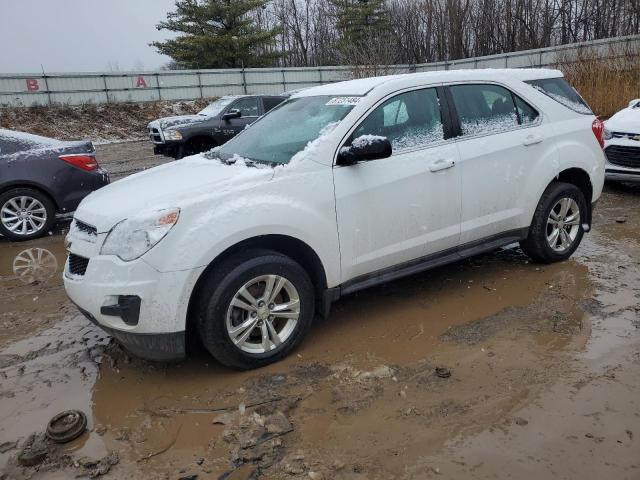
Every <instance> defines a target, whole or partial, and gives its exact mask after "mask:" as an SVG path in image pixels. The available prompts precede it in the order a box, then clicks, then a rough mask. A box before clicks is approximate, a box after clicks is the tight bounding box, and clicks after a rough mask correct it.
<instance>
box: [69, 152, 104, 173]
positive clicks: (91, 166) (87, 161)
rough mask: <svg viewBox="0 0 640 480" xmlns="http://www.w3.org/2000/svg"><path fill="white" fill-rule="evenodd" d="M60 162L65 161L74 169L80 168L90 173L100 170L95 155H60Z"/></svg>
mask: <svg viewBox="0 0 640 480" xmlns="http://www.w3.org/2000/svg"><path fill="white" fill-rule="evenodd" d="M60 160H63V161H65V162H67V163H69V164H71V165H73V166H74V167H78V168H80V169H82V170H85V171H87V172H90V171H92V170H95V169H96V168H98V162H96V157H94V156H93V155H86V154H69V155H60Z"/></svg>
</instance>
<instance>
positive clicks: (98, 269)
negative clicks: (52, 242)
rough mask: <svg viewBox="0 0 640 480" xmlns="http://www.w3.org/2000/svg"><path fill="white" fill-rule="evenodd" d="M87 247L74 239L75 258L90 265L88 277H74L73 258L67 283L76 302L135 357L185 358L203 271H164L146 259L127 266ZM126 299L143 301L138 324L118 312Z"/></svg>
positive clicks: (67, 274) (66, 278)
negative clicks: (192, 302)
mask: <svg viewBox="0 0 640 480" xmlns="http://www.w3.org/2000/svg"><path fill="white" fill-rule="evenodd" d="M87 247H89V245H83V244H82V242H79V241H76V240H72V244H71V250H72V252H73V253H74V255H76V256H84V258H85V259H86V258H89V260H88V263H87V264H86V270H85V272H84V274H82V275H78V274H72V273H71V272H70V269H69V259H67V262H66V264H65V269H64V275H63V279H64V286H65V289H66V292H67V295H68V296H69V298H70V299H71V301H72V302H73V303H74V304H75V305H76V306H77V307H78V308H79V309H80V311H81V312H82V313H83V314H84V315H85V316H86V317H87V318H88V319H90V320H91V321H92V322H93V323H95V324H96V325H98V326H99V327H100V328H102V329H103V330H105V331H106V332H108V333H109V334H110V335H111V336H113V337H114V338H115V339H116V340H117V341H119V342H120V343H122V344H123V346H124V347H125V348H127V349H128V350H129V351H131V353H133V354H134V355H137V356H140V357H143V358H147V359H150V360H177V359H181V358H184V356H185V354H186V351H185V330H186V315H187V310H188V304H189V297H190V294H191V291H192V289H193V285H194V284H195V281H196V280H197V277H198V275H199V272H200V271H201V269H195V270H184V271H178V272H159V271H158V270H156V269H155V268H153V267H152V266H150V265H149V264H148V263H146V262H145V261H144V260H142V259H137V260H134V261H132V262H123V261H122V260H120V259H119V258H117V257H115V256H111V255H96V256H92V255H90V254H87V253H88V252H83V250H84V249H85V248H87ZM83 254H84V255H83ZM123 297H137V298H138V299H139V310H138V311H137V312H136V318H135V320H132V318H128V317H127V316H125V315H120V314H119V313H118V312H119V310H118V308H117V306H118V304H119V303H121V300H122V298H123ZM123 317H124V318H123Z"/></svg>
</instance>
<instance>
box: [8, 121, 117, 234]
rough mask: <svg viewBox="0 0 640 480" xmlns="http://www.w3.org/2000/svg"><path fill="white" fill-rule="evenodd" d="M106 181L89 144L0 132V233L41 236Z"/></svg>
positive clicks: (105, 174) (10, 131)
mask: <svg viewBox="0 0 640 480" xmlns="http://www.w3.org/2000/svg"><path fill="white" fill-rule="evenodd" d="M108 183H109V176H108V175H107V172H105V171H104V170H102V169H101V168H100V167H99V165H98V162H97V161H96V157H95V149H94V147H93V144H92V143H91V142H86V141H83V142H63V141H59V140H54V139H51V138H46V137H40V136H38V135H31V134H28V133H22V132H15V131H12V130H4V129H0V234H2V235H3V236H5V237H7V238H9V239H11V240H29V239H32V238H37V237H40V236H42V235H45V234H46V233H47V232H49V230H50V229H51V227H53V225H54V224H55V222H56V220H57V219H60V218H63V217H65V216H68V215H69V214H71V213H72V212H73V211H74V210H75V209H76V207H77V206H78V204H79V203H80V201H81V200H82V199H83V198H84V197H86V196H87V195H89V194H90V193H91V192H93V191H94V190H97V189H98V188H100V187H102V186H104V185H106V184H108Z"/></svg>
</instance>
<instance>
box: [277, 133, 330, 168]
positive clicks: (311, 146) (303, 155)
mask: <svg viewBox="0 0 640 480" xmlns="http://www.w3.org/2000/svg"><path fill="white" fill-rule="evenodd" d="M339 124H340V122H331V123H328V124H327V125H326V126H325V127H324V128H323V129H322V130H320V133H319V134H318V137H317V138H316V139H315V140H311V141H310V142H308V143H307V144H306V145H305V147H304V149H302V150H301V151H299V152H298V153H296V154H295V155H294V156H293V157H291V160H289V163H285V164H283V165H278V166H277V167H276V168H286V167H288V166H295V165H296V164H298V163H300V162H303V161H305V160H306V159H309V158H312V157H313V155H315V153H316V152H317V151H318V150H319V148H320V145H321V144H322V143H323V142H324V141H325V140H326V138H327V136H328V135H329V134H330V133H331V132H333V131H334V130H335V128H336V127H337V126H338V125H339Z"/></svg>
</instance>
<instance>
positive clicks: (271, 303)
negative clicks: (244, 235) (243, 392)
mask: <svg viewBox="0 0 640 480" xmlns="http://www.w3.org/2000/svg"><path fill="white" fill-rule="evenodd" d="M199 299H200V306H199V312H198V330H199V333H200V338H201V340H202V343H203V345H204V346H205V348H206V349H207V350H208V351H209V352H210V353H211V354H212V355H213V356H214V357H215V358H216V359H217V360H218V361H219V362H220V363H222V364H224V365H227V366H230V367H234V368H239V369H250V368H257V367H261V366H264V365H268V364H270V363H273V362H276V361H278V360H280V359H281V358H283V357H285V356H286V355H287V354H288V353H289V352H290V351H291V350H292V349H293V348H294V347H295V346H296V345H297V344H298V343H299V342H300V340H302V338H303V336H304V334H305V333H306V331H307V330H308V328H309V326H310V325H311V321H312V319H313V315H314V289H313V285H312V283H311V280H310V279H309V276H308V275H307V273H306V272H305V270H304V269H303V268H302V267H301V266H300V265H299V264H297V263H296V262H295V261H293V260H292V259H290V258H289V257H286V256H284V255H282V254H279V253H277V252H273V251H270V250H249V251H246V252H243V253H240V254H236V255H233V256H232V257H230V258H229V259H227V260H225V261H224V262H223V263H221V264H220V265H218V266H217V267H216V268H215V270H214V271H213V272H212V273H211V275H210V276H209V277H208V278H207V279H206V280H205V282H204V284H203V287H202V289H201V290H200V292H199Z"/></svg>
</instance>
